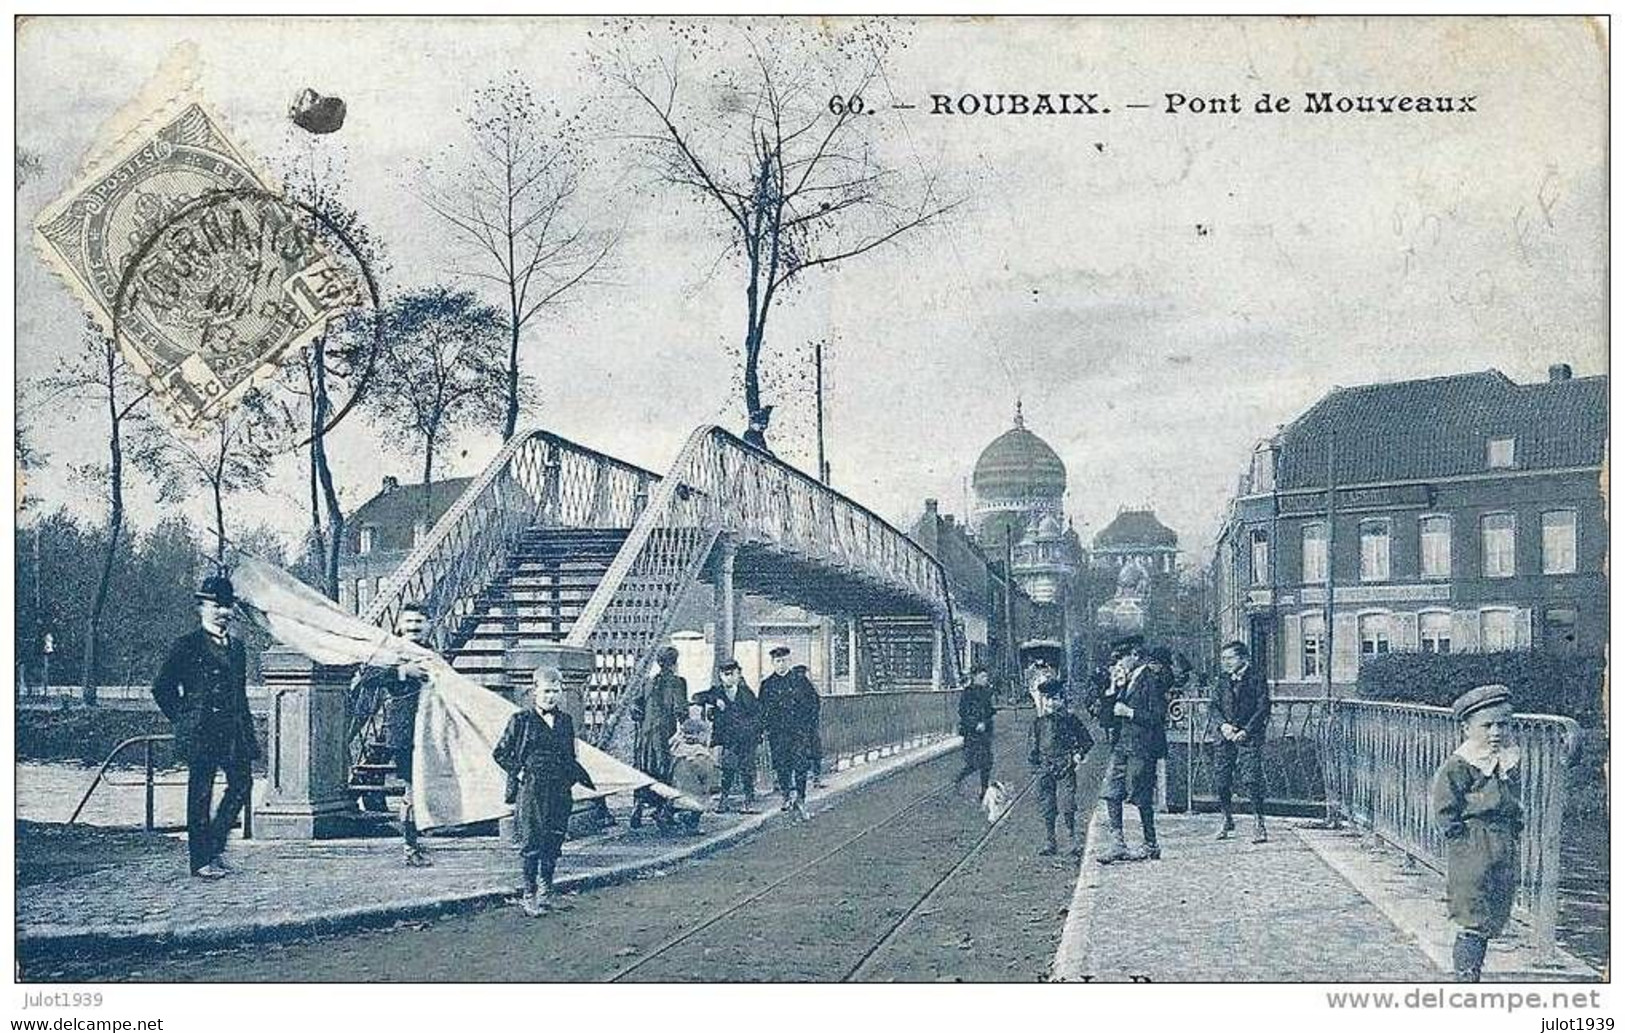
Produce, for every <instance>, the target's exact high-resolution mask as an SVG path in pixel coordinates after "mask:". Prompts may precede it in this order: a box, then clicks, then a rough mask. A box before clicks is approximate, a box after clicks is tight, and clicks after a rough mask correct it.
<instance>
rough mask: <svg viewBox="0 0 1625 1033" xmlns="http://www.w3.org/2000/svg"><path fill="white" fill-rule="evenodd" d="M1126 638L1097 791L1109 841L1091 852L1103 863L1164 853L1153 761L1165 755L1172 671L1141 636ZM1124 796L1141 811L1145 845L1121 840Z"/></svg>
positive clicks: (1145, 857)
mask: <svg viewBox="0 0 1625 1033" xmlns="http://www.w3.org/2000/svg"><path fill="white" fill-rule="evenodd" d="M1124 644H1125V646H1126V647H1127V649H1126V654H1125V655H1124V657H1123V659H1122V661H1121V669H1122V670H1123V671H1126V672H1127V684H1126V685H1125V686H1124V688H1123V689H1122V690H1121V691H1120V692H1119V693H1117V695H1116V699H1115V702H1113V703H1112V705H1111V711H1110V712H1111V714H1112V717H1113V718H1114V719H1115V721H1116V727H1115V729H1113V730H1111V731H1109V732H1108V735H1109V736H1110V737H1111V738H1112V758H1111V766H1110V767H1109V768H1108V769H1107V773H1106V786H1105V790H1104V792H1102V793H1101V796H1102V797H1104V798H1105V800H1106V810H1107V814H1108V816H1109V817H1110V819H1111V833H1110V835H1111V841H1110V842H1109V843H1108V844H1107V845H1106V847H1105V849H1103V850H1102V851H1101V852H1100V853H1098V854H1096V855H1095V860H1097V861H1099V862H1100V863H1101V864H1112V863H1114V862H1117V861H1145V860H1153V861H1154V860H1157V859H1158V858H1160V857H1161V856H1162V848H1161V847H1160V846H1159V845H1158V844H1157V827H1156V816H1155V811H1154V807H1153V802H1154V801H1153V799H1152V797H1153V795H1154V791H1155V785H1156V777H1157V762H1158V761H1159V760H1161V759H1162V758H1163V757H1165V756H1167V755H1168V729H1167V720H1168V703H1167V691H1168V683H1169V682H1170V681H1171V679H1172V672H1170V671H1168V669H1167V668H1165V667H1163V666H1162V665H1161V664H1158V663H1155V662H1153V661H1152V658H1151V656H1150V653H1149V652H1148V651H1147V649H1146V646H1145V643H1144V641H1143V640H1142V639H1140V638H1139V637H1138V636H1133V637H1131V638H1130V639H1128V640H1127V641H1126V642H1125V643H1124ZM1125 800H1127V801H1128V802H1129V803H1132V804H1134V806H1135V808H1136V809H1137V810H1138V811H1139V812H1140V828H1141V830H1142V832H1143V833H1144V837H1145V842H1144V845H1143V846H1141V847H1139V848H1137V849H1134V850H1130V849H1129V848H1128V846H1127V844H1126V843H1125V842H1124V841H1123V802H1124V801H1125Z"/></svg>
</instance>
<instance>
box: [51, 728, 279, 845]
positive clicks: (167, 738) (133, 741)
mask: <svg viewBox="0 0 1625 1033" xmlns="http://www.w3.org/2000/svg"><path fill="white" fill-rule="evenodd" d="M174 743H175V737H174V736H173V735H136V736H132V737H130V738H128V739H125V740H124V741H123V742H121V743H119V744H118V745H117V746H114V747H113V750H112V752H111V753H109V754H108V755H107V759H106V760H104V761H102V765H101V767H99V768H97V769H96V777H94V778H92V779H91V780H90V785H88V786H86V787H85V795H83V796H81V797H80V798H79V805H78V806H77V807H75V808H74V809H73V814H72V815H71V816H70V817H69V818H68V824H69V825H72V824H73V823H74V822H76V821H78V820H79V815H80V814H82V813H84V810H85V805H86V804H88V803H89V802H90V798H91V796H93V795H94V794H95V792H96V790H97V789H98V788H100V787H101V786H110V787H113V788H129V787H131V786H141V787H142V788H143V789H144V791H145V794H146V801H145V804H146V806H145V808H144V813H145V818H144V820H143V821H142V824H141V827H142V828H144V829H145V830H146V831H148V832H179V831H180V830H182V829H184V828H186V826H185V825H163V826H160V825H159V824H158V821H157V811H158V806H157V804H158V798H157V790H158V787H159V786H184V785H186V778H185V775H184V774H183V775H182V776H181V777H179V778H178V779H170V780H166V779H160V778H159V777H158V773H159V768H158V763H157V747H158V746H160V745H165V746H170V747H173V746H174ZM134 746H140V747H142V759H143V763H142V778H141V780H140V781H134V780H130V781H125V780H122V779H121V780H114V779H112V778H109V777H108V775H109V774H110V773H111V772H112V771H115V770H118V769H115V768H114V767H113V762H114V761H116V760H118V758H119V757H120V755H122V754H123V753H124V751H125V750H127V749H130V748H131V747H134ZM242 830H243V838H244V839H253V838H254V785H253V782H250V783H249V786H248V800H247V802H245V803H244V804H243V816H242Z"/></svg>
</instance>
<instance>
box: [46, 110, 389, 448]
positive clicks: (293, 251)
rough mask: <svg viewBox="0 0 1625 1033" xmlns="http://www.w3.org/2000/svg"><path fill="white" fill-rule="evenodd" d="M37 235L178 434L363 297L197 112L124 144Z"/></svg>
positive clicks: (306, 222)
mask: <svg viewBox="0 0 1625 1033" xmlns="http://www.w3.org/2000/svg"><path fill="white" fill-rule="evenodd" d="M35 231H36V234H37V241H38V243H39V244H40V250H41V251H42V253H43V254H44V255H45V257H46V260H47V261H48V262H49V263H50V264H51V266H52V267H53V268H54V269H55V270H56V271H57V272H58V273H59V274H60V275H61V276H62V278H63V279H64V280H65V281H66V282H67V283H68V284H69V286H70V287H71V289H72V290H73V291H74V293H75V294H77V295H78V296H79V298H80V299H81V300H82V301H83V302H84V304H85V305H86V306H87V307H88V308H89V309H90V311H91V313H92V314H93V315H94V317H95V318H96V319H97V320H98V321H99V322H100V323H101V324H102V326H103V327H104V329H105V330H106V331H107V332H108V333H109V334H112V335H113V336H115V337H116V338H117V340H118V342H119V345H120V348H121V350H122V351H123V354H124V356H125V358H126V359H127V360H128V361H129V362H130V363H131V364H132V365H133V366H134V367H135V368H136V370H137V371H139V372H140V374H141V375H142V376H143V377H144V378H145V379H146V380H147V382H148V383H149V384H150V385H151V388H152V390H153V393H154V397H155V398H156V399H157V400H158V401H159V402H160V403H161V404H162V405H163V407H164V408H165V409H166V410H167V411H168V412H169V414H170V416H171V418H172V419H173V421H174V422H175V423H176V424H177V425H178V426H179V427H180V428H182V429H183V430H189V429H195V428H197V427H198V426H199V424H200V423H202V422H203V421H206V420H208V419H209V418H210V417H211V416H214V415H217V414H218V413H220V412H222V411H224V410H225V409H226V408H228V407H230V406H231V405H232V404H233V403H235V402H236V401H237V400H238V399H240V398H241V397H242V396H243V395H244V394H245V393H246V392H247V391H248V390H249V389H250V388H251V387H252V386H253V384H254V383H255V382H256V380H263V379H264V378H265V377H266V376H268V375H269V374H271V373H272V372H274V371H275V369H276V367H277V364H278V362H279V361H280V360H281V359H282V358H283V356H285V355H287V354H289V352H290V351H291V350H294V349H297V348H298V347H299V346H300V345H302V344H303V343H304V342H306V341H308V340H310V339H311V338H312V337H313V336H315V335H317V334H319V333H320V332H321V331H322V329H323V328H324V327H325V326H326V325H327V322H328V320H329V319H331V318H332V317H333V316H334V315H336V314H337V313H339V312H341V311H343V310H344V309H346V308H349V307H350V306H352V305H353V304H354V303H355V300H356V297H357V289H356V288H357V285H356V283H355V280H354V278H353V277H352V276H351V275H350V274H349V273H348V272H347V271H346V270H344V269H343V268H341V267H340V266H339V265H338V264H337V263H336V262H335V261H334V260H333V257H332V255H331V254H330V253H329V252H328V251H327V249H326V248H324V247H323V246H322V243H321V241H320V240H319V239H318V236H317V234H316V233H315V232H314V228H313V224H312V221H311V220H310V219H309V218H307V217H306V215H305V213H304V212H302V211H301V209H300V208H299V206H297V205H295V204H292V203H290V202H288V201H286V200H284V199H282V198H281V197H280V196H278V195H277V194H276V193H275V192H274V191H273V190H271V189H270V188H269V186H268V185H267V183H266V182H265V181H264V179H263V177H262V176H261V175H260V174H258V173H257V172H256V171H255V169H254V167H253V164H252V162H251V161H250V160H249V159H248V157H247V156H246V155H245V154H244V152H243V151H242V150H240V149H239V148H238V147H237V146H236V144H234V143H233V142H232V141H231V140H229V139H228V138H227V136H226V134H225V133H224V132H223V131H222V129H221V127H220V124H219V122H218V120H217V119H216V118H214V117H213V116H212V115H211V114H210V113H209V111H208V109H207V108H206V107H205V106H204V105H203V104H202V103H201V102H199V101H196V100H188V101H186V102H184V103H181V104H179V105H177V106H176V110H175V112H174V113H173V115H169V116H166V117H163V118H161V119H158V120H156V121H154V122H152V123H151V124H150V125H149V126H148V127H147V129H146V131H143V132H137V133H133V134H131V135H130V136H128V137H126V139H125V140H124V142H123V143H122V144H121V145H120V146H119V147H117V148H116V149H115V150H114V151H113V152H112V153H111V154H110V155H109V157H108V158H107V159H106V160H105V161H101V162H97V163H95V165H94V166H93V167H92V168H91V169H90V170H88V171H87V173H86V174H85V175H84V176H83V177H82V178H81V180H80V181H79V182H77V183H76V184H75V185H74V186H72V187H71V188H69V190H68V191H67V192H66V193H65V194H64V195H63V196H62V197H61V198H59V199H58V200H57V201H56V202H55V203H53V204H51V205H49V206H47V207H46V208H45V209H44V211H43V212H42V213H41V215H40V217H39V219H38V220H37V222H36V223H35Z"/></svg>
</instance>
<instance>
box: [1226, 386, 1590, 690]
mask: <svg viewBox="0 0 1625 1033" xmlns="http://www.w3.org/2000/svg"><path fill="white" fill-rule="evenodd" d="M1607 426H1608V399H1607V378H1606V377H1603V376H1595V377H1583V378H1575V377H1573V375H1572V373H1571V371H1570V369H1569V367H1568V366H1564V365H1559V366H1553V367H1552V369H1551V371H1550V376H1549V379H1548V380H1546V381H1544V382H1541V383H1534V384H1517V383H1514V382H1513V381H1512V380H1510V379H1508V378H1507V377H1506V376H1505V375H1503V374H1502V373H1500V372H1499V371H1496V370H1487V371H1485V372H1481V373H1465V374H1460V375H1456V376H1447V377H1437V378H1433V379H1427V380H1412V381H1403V382H1399V383H1388V384H1371V385H1367V386H1363V387H1354V388H1342V389H1337V390H1334V391H1332V392H1331V393H1330V394H1328V395H1327V396H1326V397H1324V398H1322V399H1321V400H1320V401H1319V402H1318V403H1316V404H1315V405H1314V406H1313V407H1311V408H1310V409H1309V410H1308V411H1307V412H1305V413H1304V414H1303V415H1302V416H1300V417H1298V419H1297V420H1295V421H1293V422H1292V423H1291V424H1290V425H1288V426H1287V427H1286V428H1284V429H1283V430H1282V431H1281V432H1280V433H1279V434H1278V435H1277V436H1276V437H1274V438H1272V439H1270V440H1267V441H1265V442H1263V443H1261V444H1260V445H1259V446H1258V447H1257V449H1256V450H1255V451H1254V452H1253V455H1252V461H1251V464H1250V466H1249V468H1248V470H1247V472H1246V473H1245V474H1244V475H1243V476H1242V478H1241V482H1240V485H1239V490H1238V493H1237V495H1236V497H1235V498H1234V499H1233V500H1232V502H1231V504H1230V509H1229V513H1228V515H1227V518H1226V520H1225V522H1224V525H1223V528H1222V530H1221V532H1220V534H1219V537H1218V541H1217V545H1216V551H1215V556H1214V563H1213V582H1214V591H1215V596H1216V598H1215V613H1216V620H1217V625H1218V628H1217V630H1218V632H1219V635H1220V638H1221V640H1222V639H1231V638H1237V639H1241V640H1243V641H1246V642H1248V643H1250V644H1251V646H1252V648H1253V651H1254V653H1255V655H1261V656H1262V657H1264V664H1265V666H1266V670H1268V671H1270V673H1271V675H1272V677H1273V678H1274V680H1276V681H1277V682H1279V683H1283V684H1284V685H1287V686H1292V685H1303V686H1305V687H1308V686H1312V685H1316V684H1319V683H1321V681H1322V680H1323V679H1324V677H1325V672H1326V666H1325V665H1326V664H1327V663H1328V661H1329V663H1330V674H1331V678H1330V681H1331V682H1332V684H1333V685H1334V686H1342V687H1346V686H1348V685H1351V684H1352V683H1353V682H1354V681H1355V679H1356V677H1357V675H1358V672H1359V663H1360V658H1361V657H1362V656H1369V655H1373V654H1378V653H1387V652H1390V651H1400V650H1422V651H1432V652H1441V653H1444V652H1462V651H1484V652H1489V651H1496V650H1511V649H1530V648H1538V649H1546V650H1555V651H1580V652H1587V653H1600V652H1601V651H1602V650H1603V648H1604V647H1605V645H1606V643H1607V637H1608V589H1607V579H1606V575H1605V573H1604V563H1605V558H1606V551H1607V535H1608V532H1607V527H1606V525H1605V522H1604V521H1605V508H1604V502H1603V495H1602V487H1601V478H1602V471H1603V463H1604V459H1605V451H1606V446H1607ZM1328 484H1330V485H1332V486H1333V488H1334V489H1335V490H1334V491H1333V492H1328ZM1328 591H1330V592H1331V593H1332V605H1331V608H1330V611H1331V628H1330V631H1331V635H1330V648H1329V650H1328V642H1327V627H1326V623H1327V622H1326V614H1327V606H1326V601H1327V592H1328ZM1328 653H1329V656H1328Z"/></svg>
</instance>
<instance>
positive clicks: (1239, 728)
mask: <svg viewBox="0 0 1625 1033" xmlns="http://www.w3.org/2000/svg"><path fill="white" fill-rule="evenodd" d="M1219 666H1220V667H1222V668H1223V669H1224V673H1223V674H1222V675H1220V677H1219V682H1218V684H1217V685H1216V686H1214V690H1213V718H1212V720H1213V722H1214V723H1215V724H1217V725H1218V726H1219V738H1220V741H1219V744H1218V757H1217V758H1216V759H1217V761H1218V764H1217V770H1216V771H1215V773H1214V782H1215V783H1216V788H1217V789H1218V792H1219V810H1220V812H1221V813H1222V814H1223V815H1224V823H1223V824H1222V825H1220V826H1219V836H1218V838H1220V839H1229V838H1230V834H1231V833H1233V832H1235V830H1236V820H1235V818H1234V816H1233V815H1232V813H1231V810H1230V800H1231V787H1232V786H1233V785H1234V784H1235V775H1236V767H1237V761H1238V760H1239V761H1240V767H1241V777H1242V779H1243V780H1244V781H1245V783H1246V785H1247V789H1248V792H1249V793H1250V794H1251V795H1252V798H1253V842H1254V843H1263V842H1266V841H1267V840H1268V839H1269V836H1268V834H1267V833H1266V832H1265V831H1264V736H1265V734H1266V733H1267V732H1268V731H1269V726H1270V687H1269V682H1267V681H1265V680H1264V672H1263V671H1261V670H1259V668H1258V666H1257V665H1256V664H1253V663H1251V662H1250V661H1249V658H1248V652H1247V646H1246V644H1245V643H1243V642H1228V643H1226V644H1225V646H1224V648H1223V649H1221V650H1220V651H1219Z"/></svg>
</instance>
